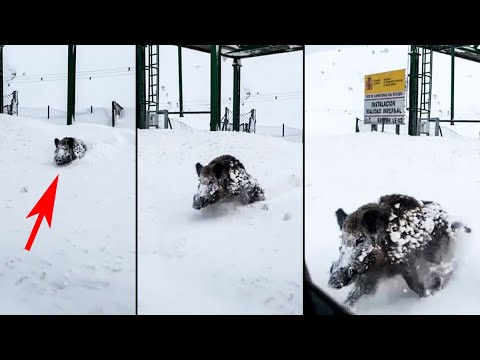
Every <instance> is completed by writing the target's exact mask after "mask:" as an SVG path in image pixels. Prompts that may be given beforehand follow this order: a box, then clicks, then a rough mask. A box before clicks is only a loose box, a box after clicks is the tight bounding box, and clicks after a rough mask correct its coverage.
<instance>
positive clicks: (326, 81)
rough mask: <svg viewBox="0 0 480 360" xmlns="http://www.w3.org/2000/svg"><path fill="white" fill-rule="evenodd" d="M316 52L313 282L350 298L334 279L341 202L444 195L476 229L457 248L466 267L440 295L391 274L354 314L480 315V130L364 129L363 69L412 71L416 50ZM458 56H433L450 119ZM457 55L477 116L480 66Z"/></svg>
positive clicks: (311, 55) (311, 122)
mask: <svg viewBox="0 0 480 360" xmlns="http://www.w3.org/2000/svg"><path fill="white" fill-rule="evenodd" d="M385 49H386V50H387V51H385ZM313 50H319V49H318V48H317V49H312V48H311V47H307V48H306V69H305V73H306V79H305V80H306V85H305V86H306V88H305V91H306V93H305V95H306V109H307V112H306V118H305V130H306V139H305V163H306V169H305V201H306V203H305V211H306V218H305V223H306V228H305V258H306V262H307V265H308V267H309V270H310V273H311V276H312V279H313V281H314V282H315V283H316V284H317V285H319V286H320V287H321V288H323V289H325V290H326V291H327V292H328V293H329V294H331V295H332V296H333V297H335V298H336V299H337V300H339V301H343V300H344V299H345V297H346V295H347V293H348V291H349V290H350V287H347V288H345V289H341V290H335V289H331V288H329V287H328V286H327V281H328V277H329V269H330V266H331V264H332V261H334V260H336V259H337V258H338V246H339V244H340V238H339V236H340V230H339V228H338V225H337V222H336V218H335V211H336V210H337V209H338V208H340V207H341V208H343V209H344V210H345V211H347V212H351V211H354V210H356V209H357V208H358V207H360V206H361V205H363V204H365V203H367V202H372V201H375V200H377V199H378V198H379V197H380V196H382V195H385V194H389V193H403V194H408V195H411V196H414V197H416V198H418V199H422V200H433V201H436V202H439V203H440V204H441V205H443V206H444V208H445V209H446V211H447V212H448V213H449V214H450V215H451V216H452V217H453V219H455V220H460V221H463V222H464V223H466V224H467V225H468V226H470V227H471V228H472V233H471V234H468V235H464V236H462V237H461V239H460V241H459V243H458V245H457V259H458V261H459V265H458V269H457V272H456V273H455V274H454V276H453V277H452V279H451V281H450V283H449V284H448V285H447V286H446V287H445V288H444V289H443V290H442V291H441V292H439V293H437V294H435V295H434V296H431V297H428V298H423V299H420V298H418V296H417V295H415V294H414V293H413V292H412V291H410V290H408V289H407V286H406V284H405V282H404V281H403V280H402V279H401V278H395V279H390V280H388V281H385V282H383V283H382V284H381V285H380V286H379V288H378V291H377V293H376V294H375V295H374V296H371V297H365V298H362V299H361V300H360V301H359V302H358V303H357V304H356V308H355V312H356V313H358V314H478V313H480V306H479V300H480V287H478V286H477V283H480V264H479V263H478V261H477V257H478V254H479V253H480V245H479V244H480V235H479V234H480V228H479V226H478V219H479V218H480V203H479V202H478V199H479V198H480V142H479V140H478V130H479V127H477V126H476V125H470V124H468V126H462V125H460V124H456V125H454V126H452V127H450V128H451V130H446V128H448V127H449V126H446V127H445V131H444V135H445V136H444V137H432V136H431V137H426V136H422V137H408V136H397V135H393V134H382V133H371V132H366V133H359V134H355V133H354V129H355V117H356V116H358V117H363V76H364V75H365V74H369V73H375V72H381V71H387V70H393V69H399V68H406V64H407V47H406V46H369V47H366V46H358V47H351V48H341V49H340V51H338V49H328V50H327V51H313ZM320 50H321V49H320ZM445 58H447V59H446V60H444V59H445ZM449 60H450V59H449V58H448V57H445V56H442V55H435V58H434V78H433V88H434V90H433V92H434V93H435V94H436V95H437V99H438V101H436V102H435V103H434V104H433V108H432V111H433V112H434V115H433V116H440V118H442V119H445V118H446V119H448V118H449V117H447V116H446V113H447V112H448V108H449V101H448V100H447V99H449V95H450V92H449V76H448V75H447V76H445V74H449V72H448V68H446V66H447V65H446V64H445V61H449ZM457 61H458V62H457V67H456V79H457V80H456V81H457V83H456V86H457V88H456V94H457V95H456V100H457V109H458V112H457V114H458V116H457V117H456V118H457V119H458V118H461V116H463V118H465V119H478V118H480V115H478V114H480V108H479V107H478V105H477V103H476V100H475V96H474V94H476V93H478V90H476V89H478V86H479V85H478V84H479V82H478V79H480V67H478V65H476V64H473V63H468V62H466V61H463V60H457ZM442 69H443V71H442ZM472 78H476V79H477V82H476V83H474V82H473V81H471V79H472ZM440 110H442V112H440ZM462 112H463V113H462ZM442 113H443V116H442ZM453 131H455V133H454V132H453ZM402 133H404V132H403V131H402ZM456 133H460V134H461V135H463V136H460V135H457V134H456Z"/></svg>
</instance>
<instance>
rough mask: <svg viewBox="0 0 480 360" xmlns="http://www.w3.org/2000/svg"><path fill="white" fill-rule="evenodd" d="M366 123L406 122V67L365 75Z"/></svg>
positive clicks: (399, 123)
mask: <svg viewBox="0 0 480 360" xmlns="http://www.w3.org/2000/svg"><path fill="white" fill-rule="evenodd" d="M364 123H365V124H372V125H377V124H382V125H383V124H395V125H397V134H399V133H400V131H399V125H404V124H405V69H401V70H393V71H387V72H383V73H377V74H369V75H365V107H364Z"/></svg>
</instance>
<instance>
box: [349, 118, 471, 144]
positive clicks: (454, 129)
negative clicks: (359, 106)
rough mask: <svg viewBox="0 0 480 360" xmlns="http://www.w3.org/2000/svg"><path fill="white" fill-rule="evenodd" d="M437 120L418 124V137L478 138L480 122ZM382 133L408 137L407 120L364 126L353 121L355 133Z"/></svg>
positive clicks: (357, 119)
mask: <svg viewBox="0 0 480 360" xmlns="http://www.w3.org/2000/svg"><path fill="white" fill-rule="evenodd" d="M442 124H443V125H442ZM453 124H454V125H451V120H439V121H438V123H437V121H436V120H435V119H434V118H431V119H429V120H427V119H423V120H422V121H421V122H420V135H426V136H441V137H445V138H454V139H467V138H470V139H471V138H475V139H477V138H479V137H480V120H454V121H453ZM371 131H377V132H383V133H387V134H397V135H408V120H406V121H405V124H402V125H398V126H397V125H395V124H365V123H364V121H363V120H362V119H359V118H356V119H355V132H357V133H358V132H371Z"/></svg>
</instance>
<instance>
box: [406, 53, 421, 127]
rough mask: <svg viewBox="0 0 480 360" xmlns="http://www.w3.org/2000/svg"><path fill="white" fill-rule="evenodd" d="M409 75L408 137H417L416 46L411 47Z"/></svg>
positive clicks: (417, 55)
mask: <svg viewBox="0 0 480 360" xmlns="http://www.w3.org/2000/svg"><path fill="white" fill-rule="evenodd" d="M409 55H410V74H408V76H409V81H408V82H409V84H408V88H409V90H408V94H409V109H408V135H411V136H417V135H418V58H419V57H420V54H419V53H418V46H416V45H411V51H410V54H409Z"/></svg>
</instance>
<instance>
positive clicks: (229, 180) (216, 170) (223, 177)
mask: <svg viewBox="0 0 480 360" xmlns="http://www.w3.org/2000/svg"><path fill="white" fill-rule="evenodd" d="M195 169H196V172H197V175H198V178H199V182H200V183H199V185H198V191H197V194H195V196H194V198H193V208H194V209H197V210H199V209H201V208H204V207H206V206H208V205H211V204H214V203H216V202H219V201H236V202H239V203H241V204H243V205H246V204H250V203H253V202H256V201H262V200H265V196H264V191H263V189H262V188H261V187H260V186H259V185H258V184H257V181H256V180H255V179H254V178H253V177H252V176H251V175H250V174H248V173H247V171H246V170H245V167H244V166H243V164H242V163H241V162H240V161H239V160H238V159H236V158H235V157H233V156H231V155H222V156H219V157H217V158H215V159H213V160H212V161H211V162H210V163H209V164H208V165H205V166H202V165H201V164H200V163H197V164H196V165H195Z"/></svg>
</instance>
